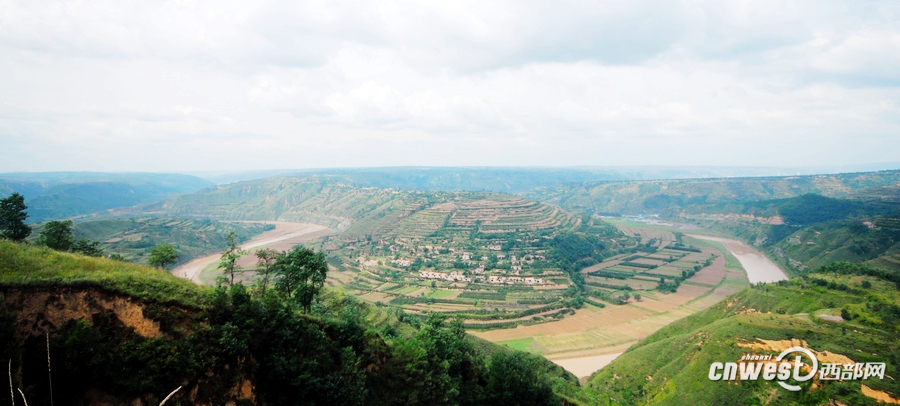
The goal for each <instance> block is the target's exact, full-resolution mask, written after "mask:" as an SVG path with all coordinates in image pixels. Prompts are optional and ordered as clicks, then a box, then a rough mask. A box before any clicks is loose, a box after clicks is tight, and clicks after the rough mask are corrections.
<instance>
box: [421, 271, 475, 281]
mask: <svg viewBox="0 0 900 406" xmlns="http://www.w3.org/2000/svg"><path fill="white" fill-rule="evenodd" d="M419 276H420V277H422V278H425V279H443V280H445V281H451V282H472V278H470V277H468V276H466V275H464V274H463V273H462V272H458V271H452V272H450V273H443V272H431V271H419Z"/></svg>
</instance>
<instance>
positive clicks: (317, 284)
mask: <svg viewBox="0 0 900 406" xmlns="http://www.w3.org/2000/svg"><path fill="white" fill-rule="evenodd" d="M274 272H275V274H277V275H278V276H280V278H279V279H278V282H277V283H276V285H275V286H276V287H277V289H278V290H279V291H281V292H282V293H284V294H285V295H287V296H288V297H294V298H295V299H296V300H297V302H298V303H299V304H300V306H301V307H303V309H304V310H306V311H307V312H309V309H310V307H311V306H312V302H313V300H314V299H315V298H316V296H317V295H318V294H319V291H321V290H322V287H323V286H324V285H325V276H326V274H327V273H328V263H326V262H325V254H324V253H321V252H314V251H313V250H311V249H308V248H305V247H294V249H292V250H291V251H289V252H287V253H282V254H279V255H278V256H277V259H276V260H275V265H274Z"/></svg>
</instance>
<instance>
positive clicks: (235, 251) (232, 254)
mask: <svg viewBox="0 0 900 406" xmlns="http://www.w3.org/2000/svg"><path fill="white" fill-rule="evenodd" d="M225 238H226V239H227V240H228V249H226V250H225V252H223V253H222V259H221V261H220V262H219V269H221V270H222V273H224V274H225V275H228V277H229V285H230V286H234V274H235V273H238V272H241V267H240V266H238V264H237V260H238V259H240V258H241V257H242V256H244V255H246V254H247V251H244V250H242V249H241V248H240V247H239V246H238V241H237V234H235V233H234V231H232V232H230V233H228V236H227V237H225Z"/></svg>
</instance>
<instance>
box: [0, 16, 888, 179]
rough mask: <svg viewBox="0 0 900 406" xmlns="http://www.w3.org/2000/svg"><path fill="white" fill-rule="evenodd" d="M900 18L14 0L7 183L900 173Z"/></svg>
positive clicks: (6, 19)
mask: <svg viewBox="0 0 900 406" xmlns="http://www.w3.org/2000/svg"><path fill="white" fill-rule="evenodd" d="M898 18H900V3H897V2H891V1H876V2H866V3H822V2H813V1H783V2H782V1H772V2H766V3H758V2H755V3H721V2H685V3H666V4H659V3H653V2H605V3H603V4H586V3H585V4H581V3H578V4H565V5H559V4H544V3H523V2H499V3H491V4H484V3H480V2H453V3H446V2H438V3H432V4H423V3H393V2H373V3H364V4H358V5H342V4H339V3H327V2H326V3H310V2H301V3H295V2H281V1H261V2H252V3H241V2H234V3H231V2H206V1H188V2H138V3H115V2H114V3H109V4H99V3H93V2H79V3H61V2H15V1H14V2H11V3H10V4H9V5H8V6H6V7H5V8H4V13H2V14H0V25H2V26H3V27H4V29H3V30H0V55H3V57H2V58H0V145H2V148H0V173H6V172H52V171H95V172H165V173H201V172H232V173H233V172H245V171H273V170H275V171H277V170H281V169H272V168H294V169H284V170H313V169H327V168H373V167H398V166H404V167H551V168H559V167H601V168H606V167H622V166H628V167H646V166H653V167H660V166H662V167H665V166H673V167H694V166H700V167H757V168H841V167H865V166H878V165H882V164H893V163H896V162H897V156H896V155H897V150H898V147H900V120H898V117H900V24H897V21H898ZM895 169H896V167H895Z"/></svg>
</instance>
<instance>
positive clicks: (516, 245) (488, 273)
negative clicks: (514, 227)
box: [356, 233, 563, 286]
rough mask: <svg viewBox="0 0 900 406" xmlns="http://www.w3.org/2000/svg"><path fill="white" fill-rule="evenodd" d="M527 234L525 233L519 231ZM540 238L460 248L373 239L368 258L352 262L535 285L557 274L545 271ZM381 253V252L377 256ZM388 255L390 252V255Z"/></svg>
mask: <svg viewBox="0 0 900 406" xmlns="http://www.w3.org/2000/svg"><path fill="white" fill-rule="evenodd" d="M523 234H526V237H527V234H528V233H523ZM543 241H544V239H542V238H516V239H514V240H512V241H509V240H505V239H490V240H486V241H478V240H476V241H474V242H473V241H471V240H469V241H466V243H465V244H464V245H466V248H465V250H464V249H462V248H457V247H452V246H450V245H463V244H452V242H451V241H450V240H448V239H445V240H441V241H440V243H428V242H426V241H423V240H421V239H411V238H403V237H398V238H393V239H389V240H382V241H379V242H378V248H375V249H373V250H371V251H370V253H372V254H374V255H371V256H360V257H358V258H357V259H356V262H357V263H358V264H359V265H360V266H361V267H363V268H365V269H366V270H368V271H370V272H376V273H380V271H381V272H383V271H387V270H391V269H393V270H397V271H405V272H404V273H405V274H406V275H408V276H411V275H410V274H412V275H417V276H418V278H419V279H422V280H433V281H446V282H462V283H473V284H490V285H526V286H539V285H549V284H553V282H552V281H550V280H548V279H547V277H549V276H557V277H558V276H562V275H563V272H561V271H559V270H553V269H548V268H549V264H548V263H547V262H546V256H545V250H544V249H542V247H541V243H542V242H543ZM378 254H381V255H378ZM391 254H393V255H391Z"/></svg>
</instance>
